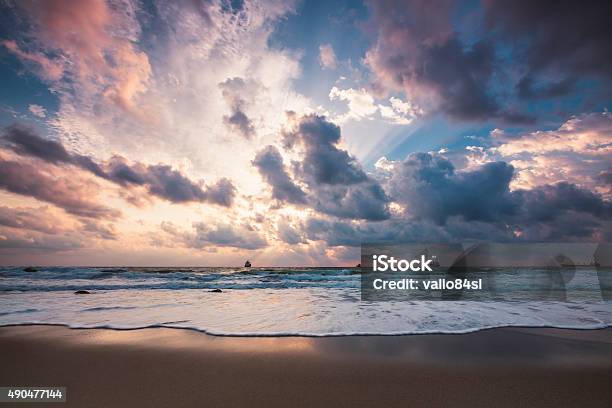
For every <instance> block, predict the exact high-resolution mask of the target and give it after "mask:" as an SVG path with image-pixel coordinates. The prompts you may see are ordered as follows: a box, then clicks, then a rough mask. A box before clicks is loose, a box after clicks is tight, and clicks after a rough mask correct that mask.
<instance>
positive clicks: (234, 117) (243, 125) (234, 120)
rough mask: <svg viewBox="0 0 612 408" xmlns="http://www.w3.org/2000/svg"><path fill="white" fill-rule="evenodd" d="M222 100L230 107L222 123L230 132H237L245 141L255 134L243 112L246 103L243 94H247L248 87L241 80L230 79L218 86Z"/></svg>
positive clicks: (251, 124) (251, 123)
mask: <svg viewBox="0 0 612 408" xmlns="http://www.w3.org/2000/svg"><path fill="white" fill-rule="evenodd" d="M219 87H220V88H221V90H222V92H223V98H224V99H225V101H226V102H227V104H228V105H229V107H230V111H231V113H230V114H229V115H225V116H223V122H224V123H225V124H226V125H227V126H228V127H229V128H230V129H232V130H234V131H237V132H238V133H240V134H241V135H242V136H243V137H245V138H246V139H250V138H252V137H253V135H254V134H255V127H254V126H253V122H252V121H251V119H250V118H249V117H248V116H247V115H246V113H245V112H244V107H245V105H246V101H245V99H244V97H243V94H245V93H247V92H249V90H250V88H252V87H250V86H248V85H247V83H245V81H244V80H243V79H242V78H231V79H228V80H227V81H225V82H222V83H220V84H219Z"/></svg>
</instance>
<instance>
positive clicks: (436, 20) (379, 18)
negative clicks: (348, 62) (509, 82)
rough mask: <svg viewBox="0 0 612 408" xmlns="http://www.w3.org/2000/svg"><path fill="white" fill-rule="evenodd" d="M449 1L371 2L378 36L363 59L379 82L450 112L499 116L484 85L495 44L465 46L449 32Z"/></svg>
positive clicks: (470, 117) (490, 70)
mask: <svg viewBox="0 0 612 408" xmlns="http://www.w3.org/2000/svg"><path fill="white" fill-rule="evenodd" d="M451 6H452V2H448V1H444V2H441V3H440V2H438V3H436V4H435V5H434V4H432V3H427V2H423V1H420V0H414V1H393V0H391V1H381V2H378V1H375V2H371V3H370V8H371V10H372V13H373V18H374V22H375V25H376V27H377V28H378V41H377V43H376V45H375V46H374V47H373V48H372V49H371V50H370V51H368V53H367V56H366V62H367V64H368V65H369V66H370V67H371V68H372V70H373V71H374V73H375V74H376V76H377V78H378V80H379V81H380V84H381V85H382V86H387V87H391V88H397V89H402V90H404V91H405V92H406V94H407V95H410V96H411V97H413V98H415V99H416V100H420V101H423V102H425V104H427V101H430V102H429V105H431V103H434V104H436V105H438V106H439V108H440V109H442V110H443V111H444V112H446V113H448V114H449V115H451V116H454V117H457V118H461V119H468V120H477V119H486V118H488V117H491V116H499V115H502V116H503V115H505V114H504V113H502V112H501V110H500V107H499V106H498V104H497V102H496V101H495V99H494V98H493V97H492V95H490V94H489V91H488V87H487V84H488V82H489V80H490V79H491V75H492V73H493V56H494V50H493V47H492V46H491V44H489V43H487V42H486V41H480V42H476V43H475V44H473V45H472V46H470V47H465V46H464V45H463V44H462V43H461V42H460V41H459V39H458V38H457V37H456V36H455V35H454V33H453V30H452V27H451V22H450V18H451Z"/></svg>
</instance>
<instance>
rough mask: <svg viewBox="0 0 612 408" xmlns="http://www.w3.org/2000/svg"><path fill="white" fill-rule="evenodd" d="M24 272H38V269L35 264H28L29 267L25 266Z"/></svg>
mask: <svg viewBox="0 0 612 408" xmlns="http://www.w3.org/2000/svg"><path fill="white" fill-rule="evenodd" d="M23 271H24V272H38V269H36V268H35V267H33V266H28V267H27V268H23Z"/></svg>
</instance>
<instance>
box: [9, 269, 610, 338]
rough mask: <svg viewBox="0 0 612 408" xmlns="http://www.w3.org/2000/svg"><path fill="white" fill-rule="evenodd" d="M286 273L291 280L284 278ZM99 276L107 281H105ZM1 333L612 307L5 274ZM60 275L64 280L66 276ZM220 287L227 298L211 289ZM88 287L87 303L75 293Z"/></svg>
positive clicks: (212, 329) (275, 331)
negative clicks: (376, 298)
mask: <svg viewBox="0 0 612 408" xmlns="http://www.w3.org/2000/svg"><path fill="white" fill-rule="evenodd" d="M285 272H288V273H285ZM104 273H106V275H103V276H102V277H100V274H104ZM2 274H3V276H2V278H0V288H1V289H2V290H3V291H2V292H0V325H14V324H64V325H68V326H70V327H75V328H77V327H78V328H94V327H106V328H116V329H133V328H142V327H160V326H161V327H176V328H189V329H195V330H200V331H203V332H206V333H210V334H216V335H243V336H247V335H257V336H267V335H276V336H278V335H304V336H330V335H354V334H368V335H369V334H384V335H393V334H412V333H465V332H470V331H476V330H482V329H487V328H492V327H503V326H531V327H560V328H574V329H597V328H603V327H608V326H611V325H612V302H604V301H580V302H556V301H537V302H536V301H530V302H525V301H521V302H509V301H504V302H499V301H498V302H475V301H401V302H363V301H361V300H360V292H359V276H358V275H354V274H351V272H350V271H340V270H330V271H323V272H319V271H309V270H304V271H282V270H275V271H249V273H241V272H238V273H237V271H228V270H215V271H214V272H213V271H210V270H199V271H195V272H194V271H191V272H187V271H184V272H169V273H166V272H164V273H159V272H153V273H151V272H147V271H138V270H136V271H135V270H130V271H121V272H104V271H103V270H100V269H96V270H92V269H84V270H80V271H75V270H72V269H71V270H65V271H63V272H62V271H59V272H58V271H53V270H48V271H44V272H43V273H40V272H36V273H32V274H25V273H23V272H21V271H18V270H7V269H4V270H2ZM58 275H63V277H62V278H59V277H58ZM212 288H222V289H223V293H212V292H210V289H212ZM77 289H87V290H90V291H92V292H93V293H92V294H90V295H75V294H74V293H73V291H74V290H77Z"/></svg>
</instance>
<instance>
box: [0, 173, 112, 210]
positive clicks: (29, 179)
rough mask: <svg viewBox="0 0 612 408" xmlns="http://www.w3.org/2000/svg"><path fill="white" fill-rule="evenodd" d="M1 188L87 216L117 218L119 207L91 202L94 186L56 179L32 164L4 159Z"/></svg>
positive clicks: (0, 176)
mask: <svg viewBox="0 0 612 408" xmlns="http://www.w3.org/2000/svg"><path fill="white" fill-rule="evenodd" d="M0 188H3V189H5V190H7V191H10V192H11V193H15V194H21V195H25V196H30V197H34V198H36V199H38V200H41V201H46V202H48V203H52V204H55V205H57V206H58V207H60V208H63V209H64V210H65V211H67V212H69V213H71V214H74V215H79V216H83V217H91V218H116V217H118V216H119V214H120V213H119V212H118V211H117V210H113V209H111V208H108V207H105V206H103V205H100V204H96V203H94V202H92V201H91V198H92V197H91V196H90V194H91V193H90V191H89V190H90V189H89V188H87V186H84V185H83V184H80V183H78V182H77V181H75V180H68V179H66V178H64V179H59V178H54V177H51V176H49V175H48V174H46V173H45V172H43V171H41V169H39V168H38V167H34V166H32V165H30V164H25V163H17V162H14V161H0Z"/></svg>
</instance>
